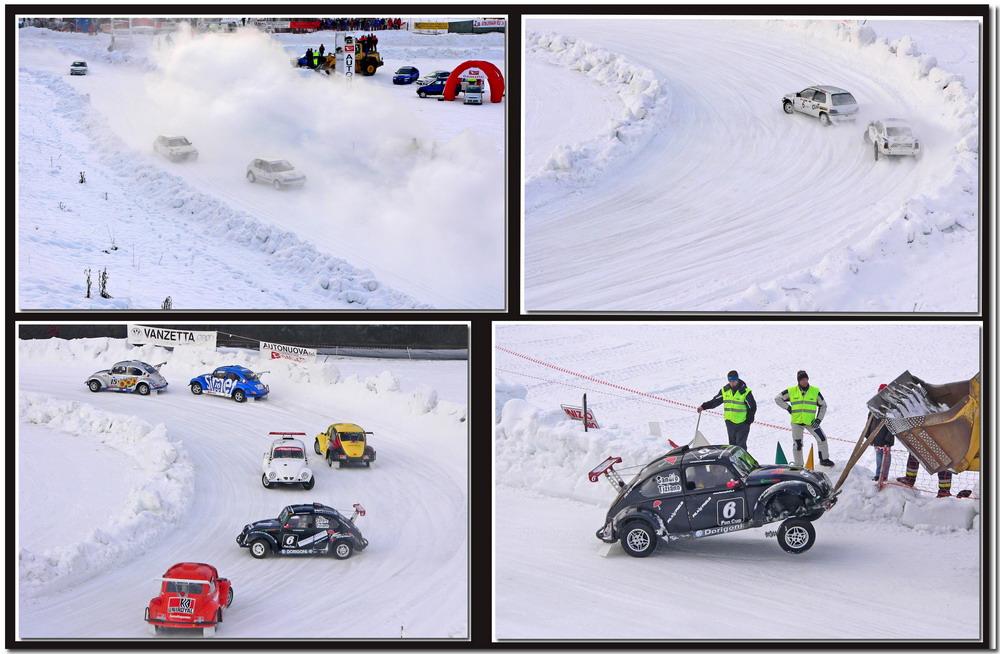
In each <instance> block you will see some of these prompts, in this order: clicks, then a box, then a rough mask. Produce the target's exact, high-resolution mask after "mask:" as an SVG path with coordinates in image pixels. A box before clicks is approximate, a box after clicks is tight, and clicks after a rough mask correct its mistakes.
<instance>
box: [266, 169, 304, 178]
mask: <svg viewBox="0 0 1000 654" xmlns="http://www.w3.org/2000/svg"><path fill="white" fill-rule="evenodd" d="M272 174H273V175H274V178H275V179H289V180H291V179H305V178H306V176H305V175H303V174H302V173H300V172H299V171H297V170H286V171H284V172H281V173H272Z"/></svg>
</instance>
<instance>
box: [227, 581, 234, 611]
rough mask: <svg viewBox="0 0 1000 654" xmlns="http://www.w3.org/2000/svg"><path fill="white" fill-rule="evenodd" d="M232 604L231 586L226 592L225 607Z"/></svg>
mask: <svg viewBox="0 0 1000 654" xmlns="http://www.w3.org/2000/svg"><path fill="white" fill-rule="evenodd" d="M232 605H233V587H232V586H230V587H229V593H227V594H226V608H229V607H230V606H232Z"/></svg>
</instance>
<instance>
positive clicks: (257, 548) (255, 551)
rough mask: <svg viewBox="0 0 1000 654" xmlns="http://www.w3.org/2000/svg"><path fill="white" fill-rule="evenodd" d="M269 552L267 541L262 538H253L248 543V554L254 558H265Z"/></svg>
mask: <svg viewBox="0 0 1000 654" xmlns="http://www.w3.org/2000/svg"><path fill="white" fill-rule="evenodd" d="M270 553H271V548H270V547H269V546H268V544H267V542H266V541H264V540H255V541H254V542H252V543H250V556H252V557H253V558H255V559H266V558H267V555H268V554H270Z"/></svg>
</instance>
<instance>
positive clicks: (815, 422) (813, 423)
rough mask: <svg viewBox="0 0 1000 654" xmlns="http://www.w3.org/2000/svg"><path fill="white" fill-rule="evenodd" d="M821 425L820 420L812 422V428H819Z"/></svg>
mask: <svg viewBox="0 0 1000 654" xmlns="http://www.w3.org/2000/svg"><path fill="white" fill-rule="evenodd" d="M819 423H820V420H819V418H816V419H815V420H813V421H812V426H813V427H819Z"/></svg>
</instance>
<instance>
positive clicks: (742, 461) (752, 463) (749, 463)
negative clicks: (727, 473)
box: [729, 448, 759, 478]
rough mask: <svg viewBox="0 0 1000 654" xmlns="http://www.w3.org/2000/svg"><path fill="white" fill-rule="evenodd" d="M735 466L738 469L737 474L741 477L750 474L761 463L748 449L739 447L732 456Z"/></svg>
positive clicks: (731, 459)
mask: <svg viewBox="0 0 1000 654" xmlns="http://www.w3.org/2000/svg"><path fill="white" fill-rule="evenodd" d="M729 460H730V461H731V462H732V464H733V467H734V468H735V469H736V474H738V475H739V476H740V477H741V478H743V477H746V476H747V475H749V474H750V471H751V470H753V469H754V468H756V467H757V466H758V465H759V464H758V463H757V460H756V459H754V458H753V457H752V456H750V453H749V452H747V451H746V450H744V449H742V448H739V449H738V450H737V451H736V452H735V453H734V454H733V455H732V456H731V457H730V458H729Z"/></svg>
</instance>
